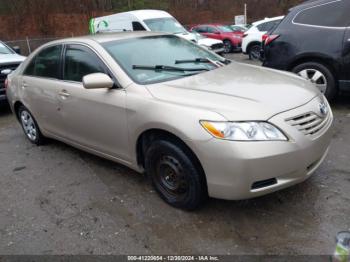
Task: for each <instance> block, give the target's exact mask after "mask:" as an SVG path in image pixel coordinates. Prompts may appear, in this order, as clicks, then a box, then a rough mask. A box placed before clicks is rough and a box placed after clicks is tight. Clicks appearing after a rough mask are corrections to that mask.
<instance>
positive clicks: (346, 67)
mask: <svg viewBox="0 0 350 262" xmlns="http://www.w3.org/2000/svg"><path fill="white" fill-rule="evenodd" d="M341 80H342V81H343V83H341V84H343V85H345V87H348V88H349V89H350V27H348V28H347V29H346V32H345V37H344V49H343V70H342V79H341Z"/></svg>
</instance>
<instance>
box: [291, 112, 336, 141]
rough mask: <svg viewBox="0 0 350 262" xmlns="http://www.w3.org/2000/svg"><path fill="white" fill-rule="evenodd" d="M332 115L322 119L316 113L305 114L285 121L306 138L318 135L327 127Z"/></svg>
mask: <svg viewBox="0 0 350 262" xmlns="http://www.w3.org/2000/svg"><path fill="white" fill-rule="evenodd" d="M330 115H331V114H330V113H328V114H327V116H325V117H321V116H319V115H317V114H316V113H314V112H309V113H305V114H302V115H298V116H295V117H292V118H288V119H286V120H285V121H286V122H287V123H288V124H289V125H291V126H293V127H295V128H296V129H298V130H299V131H300V132H302V133H303V134H304V135H306V136H314V135H317V134H318V133H319V132H321V131H322V129H323V128H324V127H325V126H326V125H327V123H328V121H329V118H330Z"/></svg>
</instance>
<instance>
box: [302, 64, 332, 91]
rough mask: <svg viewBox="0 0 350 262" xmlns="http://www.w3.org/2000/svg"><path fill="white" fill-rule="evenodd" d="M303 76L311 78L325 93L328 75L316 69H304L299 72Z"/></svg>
mask: <svg viewBox="0 0 350 262" xmlns="http://www.w3.org/2000/svg"><path fill="white" fill-rule="evenodd" d="M298 75H299V76H301V77H302V78H304V79H306V80H309V81H310V82H311V83H313V84H315V85H316V87H317V88H318V89H319V90H320V91H321V92H322V93H323V94H324V93H326V91H327V86H328V81H327V78H326V76H325V75H324V74H323V73H322V72H321V71H319V70H316V69H304V70H301V71H300V72H299V73H298Z"/></svg>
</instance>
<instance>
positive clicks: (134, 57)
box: [102, 35, 226, 84]
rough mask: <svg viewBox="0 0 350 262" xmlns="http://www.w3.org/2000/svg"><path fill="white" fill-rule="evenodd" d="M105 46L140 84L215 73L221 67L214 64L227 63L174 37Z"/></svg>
mask: <svg viewBox="0 0 350 262" xmlns="http://www.w3.org/2000/svg"><path fill="white" fill-rule="evenodd" d="M102 46H103V47H104V48H105V49H106V50H107V52H108V53H109V54H110V55H111V56H112V57H113V58H114V59H115V60H116V62H117V63H118V64H119V65H120V66H121V67H122V68H123V70H124V71H125V72H126V73H127V74H128V75H129V76H130V78H132V79H133V81H134V82H136V83H138V84H151V83H159V82H165V81H170V80H174V79H178V78H182V77H186V76H189V75H194V74H199V73H203V72H205V71H208V70H213V69H215V68H217V67H218V65H216V64H215V62H219V63H220V62H221V63H226V60H225V59H224V58H222V57H220V56H218V55H216V54H214V53H211V52H209V51H206V50H205V49H204V48H201V47H199V46H197V45H196V44H194V43H192V42H190V41H187V40H185V39H182V38H180V37H177V36H174V35H165V36H152V37H141V38H133V39H127V40H119V41H112V42H107V43H104V44H102ZM153 67H156V68H153ZM174 67H177V68H176V69H175V70H174ZM152 68H153V69H152ZM179 68H181V70H179Z"/></svg>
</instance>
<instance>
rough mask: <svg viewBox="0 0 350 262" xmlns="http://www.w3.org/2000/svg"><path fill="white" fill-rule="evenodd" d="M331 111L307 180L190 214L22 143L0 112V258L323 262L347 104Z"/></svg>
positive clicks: (346, 189)
mask: <svg viewBox="0 0 350 262" xmlns="http://www.w3.org/2000/svg"><path fill="white" fill-rule="evenodd" d="M232 56H233V57H234V59H239V60H241V61H246V58H245V57H243V56H242V55H238V54H234V55H232ZM333 109H334V113H335V129H334V137H333V141H332V147H331V150H330V153H329V156H328V158H327V159H326V161H325V162H324V164H323V165H322V166H321V168H320V169H319V170H318V171H317V172H316V173H315V175H314V176H312V177H311V178H310V179H309V180H308V181H306V182H304V183H302V184H300V185H297V186H294V187H292V188H289V189H287V190H284V191H281V192H278V193H274V194H271V195H267V196H264V197H261V198H258V199H253V200H248V201H231V202H229V201H221V200H213V199H212V200H210V201H209V203H208V204H207V205H206V206H205V207H204V208H202V209H201V210H199V211H196V212H191V213H189V212H184V211H180V210H176V209H174V208H172V207H169V206H167V205H166V204H165V203H163V201H162V200H161V199H160V198H159V197H158V196H157V194H156V193H155V192H154V191H153V190H152V188H151V186H150V185H149V183H148V182H147V179H146V178H145V177H143V176H142V175H139V174H137V173H135V172H133V171H131V170H130V169H128V168H126V167H123V166H121V165H118V164H115V163H113V162H110V161H106V160H103V159H101V158H98V157H95V156H93V155H90V154H87V153H84V152H82V151H79V150H76V149H74V148H72V147H70V146H67V145H64V144H62V143H60V142H55V141H52V142H50V143H49V144H48V145H46V146H42V147H37V146H34V145H32V144H30V143H29V142H28V141H27V140H26V138H25V137H24V135H23V133H22V130H21V128H20V126H19V124H18V123H17V122H16V121H15V118H14V116H13V115H11V114H10V112H9V111H8V109H6V108H2V109H1V110H0V166H1V168H0V198H1V201H0V254H216V255H219V254H331V253H333V251H334V248H335V242H334V238H335V235H336V233H337V232H338V231H341V230H349V229H350V219H349V217H350V209H349V206H350V205H349V204H350V164H349V163H350V154H349V152H350V136H349V133H350V96H345V95H343V96H342V98H340V99H339V100H338V101H337V102H335V103H334V104H333Z"/></svg>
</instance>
